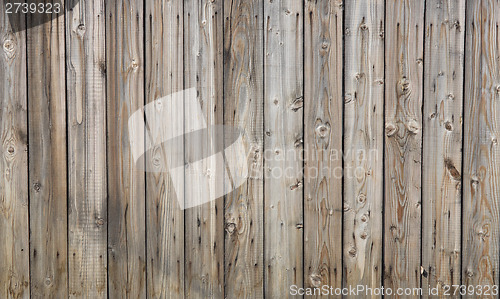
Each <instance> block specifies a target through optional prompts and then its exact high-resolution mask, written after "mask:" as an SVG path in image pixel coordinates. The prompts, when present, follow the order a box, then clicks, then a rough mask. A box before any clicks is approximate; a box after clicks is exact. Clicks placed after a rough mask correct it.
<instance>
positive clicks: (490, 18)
mask: <svg viewBox="0 0 500 299" xmlns="http://www.w3.org/2000/svg"><path fill="white" fill-rule="evenodd" d="M466 15H467V28H466V30H467V31H466V32H467V42H466V50H465V53H466V61H465V94H464V98H465V103H464V120H465V122H464V167H463V169H464V173H463V181H464V191H463V217H464V219H463V238H464V239H463V242H462V243H463V246H464V248H463V265H462V283H463V284H465V285H467V286H477V285H483V286H484V285H489V286H491V287H492V286H493V285H498V284H499V283H500V281H499V270H500V269H499V245H500V244H499V227H500V217H499V216H500V215H499V209H500V205H499V202H500V145H499V144H498V143H499V141H498V139H499V138H500V62H499V61H498V57H499V55H500V31H499V25H500V3H499V2H498V1H494V0H482V1H467V12H466ZM476 290H477V289H476ZM477 297H478V296H477V293H476V294H471V295H470V296H467V298H477ZM485 297H486V296H485ZM491 298H493V297H491Z"/></svg>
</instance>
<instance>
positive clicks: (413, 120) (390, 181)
mask: <svg viewBox="0 0 500 299" xmlns="http://www.w3.org/2000/svg"><path fill="white" fill-rule="evenodd" d="M424 2H425V1H423V0H418V1H404V0H389V1H386V12H387V13H386V16H388V18H387V19H386V32H385V37H386V42H385V65H386V86H385V121H386V124H385V134H386V138H385V162H384V165H385V167H384V169H385V174H384V176H385V183H384V185H385V208H384V211H385V215H384V217H385V226H384V227H385V237H384V248H385V251H384V262H385V265H384V286H385V287H390V288H392V289H393V290H396V289H397V288H406V287H409V288H416V287H420V244H421V238H420V236H421V231H420V224H421V159H422V101H423V99H422V91H423V74H422V71H423V70H422V68H423V45H424V43H423V32H424V30H423V28H424V24H423V21H424ZM394 297H397V296H394ZM410 297H416V296H410Z"/></svg>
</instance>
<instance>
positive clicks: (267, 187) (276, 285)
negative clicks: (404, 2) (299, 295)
mask: <svg viewBox="0 0 500 299" xmlns="http://www.w3.org/2000/svg"><path fill="white" fill-rule="evenodd" d="M302 36H303V6H302V3H301V2H300V1H294V0H285V1H265V2H264V132H265V135H264V152H265V154H264V156H266V155H268V157H265V159H264V198H265V208H264V209H265V210H264V217H265V218H264V263H265V266H264V268H265V271H264V295H265V296H267V297H271V298H274V297H282V298H283V297H287V296H288V295H287V293H288V292H286V293H284V291H283V290H288V288H289V287H290V285H297V286H302V285H303V272H304V271H303V270H304V268H303V259H302V256H303V226H304V225H303V224H304V222H303V206H302V195H303V184H304V182H303V176H302V171H301V170H302V167H303V165H302V161H300V160H299V159H297V158H296V157H298V155H299V153H300V150H301V149H302V148H303V141H302V140H303V137H304V136H303V134H304V132H303V127H302V121H303V104H304V95H303V80H304V78H303V60H302V55H303V41H302ZM285 172H286V173H285Z"/></svg>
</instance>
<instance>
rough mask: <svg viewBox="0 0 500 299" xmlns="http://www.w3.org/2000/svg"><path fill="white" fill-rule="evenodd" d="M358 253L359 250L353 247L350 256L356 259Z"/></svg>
mask: <svg viewBox="0 0 500 299" xmlns="http://www.w3.org/2000/svg"><path fill="white" fill-rule="evenodd" d="M356 253H357V250H356V248H355V247H351V249H349V255H350V256H351V257H356Z"/></svg>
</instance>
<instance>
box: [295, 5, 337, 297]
mask: <svg viewBox="0 0 500 299" xmlns="http://www.w3.org/2000/svg"><path fill="white" fill-rule="evenodd" d="M304 20H305V21H304V51H305V52H304V102H305V103H304V106H305V107H304V109H305V110H304V138H303V140H304V150H305V165H304V179H305V183H304V188H305V189H304V198H303V200H304V253H303V254H304V286H305V287H309V288H312V287H321V286H322V285H328V286H333V287H335V288H338V287H341V286H342V244H341V242H339V240H342V205H343V203H342V121H343V120H342V119H343V99H342V93H343V91H342V75H343V59H342V57H343V38H342V36H343V4H342V2H341V1H329V0H324V1H323V0H322V1H306V2H305V11H304Z"/></svg>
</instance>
